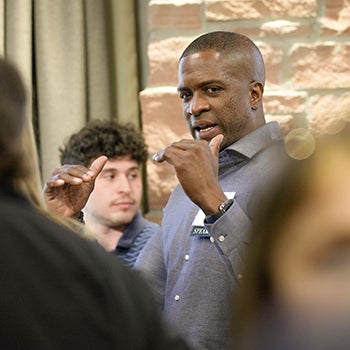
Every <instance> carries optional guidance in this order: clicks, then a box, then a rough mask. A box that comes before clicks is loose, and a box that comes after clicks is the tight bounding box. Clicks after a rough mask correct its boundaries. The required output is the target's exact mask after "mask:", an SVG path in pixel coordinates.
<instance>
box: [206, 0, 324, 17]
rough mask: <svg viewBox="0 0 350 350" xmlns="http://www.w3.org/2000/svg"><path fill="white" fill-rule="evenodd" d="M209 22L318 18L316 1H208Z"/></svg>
mask: <svg viewBox="0 0 350 350" xmlns="http://www.w3.org/2000/svg"><path fill="white" fill-rule="evenodd" d="M206 4H207V5H206V9H205V16H206V19H207V20H208V21H230V20H235V19H253V18H266V17H272V18H277V17H296V18H309V17H315V16H316V4H317V1H316V0H227V1H216V0H207V2H206Z"/></svg>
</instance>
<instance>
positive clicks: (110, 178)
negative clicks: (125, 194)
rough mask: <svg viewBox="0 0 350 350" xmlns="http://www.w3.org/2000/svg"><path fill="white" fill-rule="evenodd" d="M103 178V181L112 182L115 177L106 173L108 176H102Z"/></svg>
mask: <svg viewBox="0 0 350 350" xmlns="http://www.w3.org/2000/svg"><path fill="white" fill-rule="evenodd" d="M103 178H104V179H105V180H113V179H114V178H115V175H114V174H110V173H108V174H104V175H103Z"/></svg>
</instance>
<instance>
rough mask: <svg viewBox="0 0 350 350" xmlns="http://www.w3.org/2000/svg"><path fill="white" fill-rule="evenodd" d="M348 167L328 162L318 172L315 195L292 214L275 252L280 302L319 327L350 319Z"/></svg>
mask: <svg viewBox="0 0 350 350" xmlns="http://www.w3.org/2000/svg"><path fill="white" fill-rule="evenodd" d="M335 151H336V150H335ZM348 162H349V160H348V159H344V158H343V159H339V161H336V162H334V163H333V164H332V163H331V161H329V160H327V158H326V159H325V161H324V162H323V165H322V164H321V165H320V166H319V167H318V168H317V169H316V170H315V174H316V175H315V176H313V178H314V184H313V189H314V190H313V191H312V192H311V195H310V196H309V198H308V199H307V200H306V201H305V202H304V204H303V205H302V206H301V207H299V208H297V210H296V211H295V212H294V213H292V215H291V217H290V219H289V220H288V222H287V223H286V226H285V227H284V228H283V229H282V231H283V232H281V237H280V238H279V240H278V241H277V243H276V245H275V248H274V250H273V252H272V260H271V269H272V281H273V285H274V289H275V292H276V296H277V298H278V300H279V301H280V302H281V303H282V305H285V306H287V309H288V310H291V311H292V313H293V314H296V315H297V316H298V315H299V316H300V315H302V317H309V318H311V319H312V321H313V322H316V323H317V322H319V321H320V320H322V321H323V320H325V319H327V320H331V319H332V317H333V316H334V317H335V318H336V319H338V318H341V317H343V316H346V315H350V165H349V164H348ZM312 173H313V172H312ZM325 315H326V318H325V317H322V316H325Z"/></svg>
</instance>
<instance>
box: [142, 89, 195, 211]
mask: <svg viewBox="0 0 350 350" xmlns="http://www.w3.org/2000/svg"><path fill="white" fill-rule="evenodd" d="M140 103H141V111H142V123H143V133H144V135H145V140H146V143H147V144H148V146H149V153H150V157H151V156H152V155H153V154H154V153H155V152H158V151H160V150H162V149H163V148H165V147H166V146H167V145H168V144H170V143H172V142H174V141H178V140H180V139H183V138H187V139H188V138H191V135H190V133H189V131H188V129H187V125H186V122H185V120H184V119H183V117H182V109H181V100H180V99H179V97H178V95H177V92H176V88H175V87H174V88H168V89H165V88H157V89H147V90H144V91H142V92H141V94H140ZM177 182H178V181H177V178H176V176H175V173H174V170H173V168H172V167H171V166H170V165H169V164H167V163H161V164H158V163H156V164H154V163H153V162H152V161H149V162H148V164H147V191H148V200H149V206H150V208H151V209H157V208H162V207H163V206H164V205H165V203H166V201H167V199H168V197H169V194H170V193H171V191H172V190H173V188H174V186H175V185H176V184H177Z"/></svg>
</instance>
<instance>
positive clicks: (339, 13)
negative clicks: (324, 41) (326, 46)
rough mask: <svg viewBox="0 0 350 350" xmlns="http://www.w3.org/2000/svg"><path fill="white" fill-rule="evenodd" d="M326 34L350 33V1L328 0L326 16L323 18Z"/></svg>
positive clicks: (323, 27)
mask: <svg viewBox="0 0 350 350" xmlns="http://www.w3.org/2000/svg"><path fill="white" fill-rule="evenodd" d="M321 24H322V26H321V27H322V30H323V34H324V35H329V34H350V2H349V1H344V0H332V1H327V2H326V4H325V16H324V17H323V18H321Z"/></svg>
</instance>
